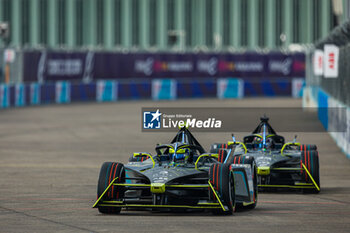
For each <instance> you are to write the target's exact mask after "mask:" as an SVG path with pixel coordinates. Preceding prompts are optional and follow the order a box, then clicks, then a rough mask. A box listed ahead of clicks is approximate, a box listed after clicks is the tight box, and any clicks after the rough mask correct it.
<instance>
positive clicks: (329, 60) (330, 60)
mask: <svg viewBox="0 0 350 233" xmlns="http://www.w3.org/2000/svg"><path fill="white" fill-rule="evenodd" d="M338 64H339V48H338V47H337V46H335V45H325V46H324V67H323V69H324V77H325V78H337V77H338Z"/></svg>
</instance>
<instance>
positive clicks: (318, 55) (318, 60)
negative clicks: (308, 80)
mask: <svg viewBox="0 0 350 233" xmlns="http://www.w3.org/2000/svg"><path fill="white" fill-rule="evenodd" d="M313 68H314V74H315V75H322V74H323V51H322V50H320V49H317V50H315V52H314V56H313Z"/></svg>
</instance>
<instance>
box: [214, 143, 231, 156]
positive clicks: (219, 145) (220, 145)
mask: <svg viewBox="0 0 350 233" xmlns="http://www.w3.org/2000/svg"><path fill="white" fill-rule="evenodd" d="M231 147H232V146H229V145H228V144H227V143H213V144H211V146H210V153H213V154H215V153H219V150H220V149H229V148H231Z"/></svg>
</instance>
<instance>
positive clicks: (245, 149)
mask: <svg viewBox="0 0 350 233" xmlns="http://www.w3.org/2000/svg"><path fill="white" fill-rule="evenodd" d="M227 145H229V146H230V145H241V146H242V147H243V149H244V154H246V153H247V151H248V150H247V147H246V146H245V145H244V143H243V142H231V141H229V142H227Z"/></svg>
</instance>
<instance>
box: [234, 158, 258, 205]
mask: <svg viewBox="0 0 350 233" xmlns="http://www.w3.org/2000/svg"><path fill="white" fill-rule="evenodd" d="M233 164H250V167H251V169H252V170H251V172H252V179H253V187H254V193H253V195H254V196H253V201H254V203H253V204H250V205H246V206H243V205H242V204H239V203H237V207H238V208H240V209H254V208H255V207H256V204H257V203H258V174H257V168H256V163H255V159H254V157H253V156H248V155H240V156H235V157H234V159H233Z"/></svg>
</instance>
